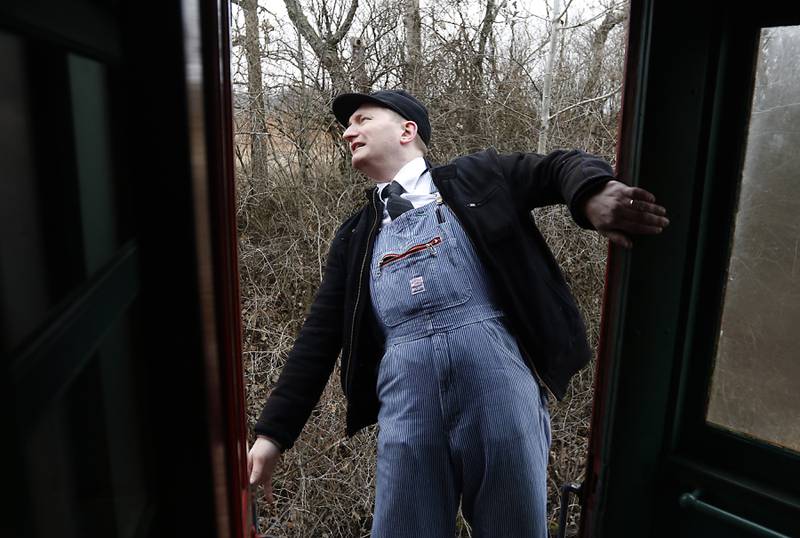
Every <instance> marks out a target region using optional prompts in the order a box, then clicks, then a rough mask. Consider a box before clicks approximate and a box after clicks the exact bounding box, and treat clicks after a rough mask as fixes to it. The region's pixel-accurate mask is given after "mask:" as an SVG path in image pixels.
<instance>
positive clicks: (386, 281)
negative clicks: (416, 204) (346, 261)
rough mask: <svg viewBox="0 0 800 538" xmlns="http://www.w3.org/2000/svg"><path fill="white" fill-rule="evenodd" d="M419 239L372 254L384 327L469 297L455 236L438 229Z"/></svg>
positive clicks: (455, 304) (375, 298) (460, 302)
mask: <svg viewBox="0 0 800 538" xmlns="http://www.w3.org/2000/svg"><path fill="white" fill-rule="evenodd" d="M420 239H421V240H417V241H413V242H409V243H406V244H404V245H402V246H401V247H400V248H397V247H390V248H387V249H386V250H385V251H383V252H379V253H378V255H377V256H375V257H374V258H373V267H372V278H373V284H374V293H375V297H374V301H375V304H376V306H377V310H378V315H379V317H380V318H381V321H383V323H384V325H386V326H387V327H394V326H397V325H399V324H400V323H403V322H404V321H407V320H409V319H412V318H414V317H416V316H418V315H420V314H424V313H428V312H436V311H439V310H444V309H446V308H450V307H453V306H457V305H460V304H463V303H465V302H467V301H468V300H469V299H470V297H472V286H471V285H470V283H469V280H468V279H467V278H466V277H465V276H464V274H463V270H462V262H461V250H460V249H461V247H460V245H459V244H458V242H457V241H456V239H455V238H453V237H449V236H447V235H445V234H444V233H443V230H441V229H439V230H436V231H435V232H432V233H431V234H429V235H428V236H427V237H422V238H420Z"/></svg>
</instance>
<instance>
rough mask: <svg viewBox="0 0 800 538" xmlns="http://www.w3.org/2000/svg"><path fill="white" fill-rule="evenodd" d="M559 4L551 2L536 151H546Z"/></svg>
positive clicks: (559, 18) (556, 0)
mask: <svg viewBox="0 0 800 538" xmlns="http://www.w3.org/2000/svg"><path fill="white" fill-rule="evenodd" d="M560 11H561V5H560V2H559V0H555V1H554V2H553V16H552V18H551V20H550V50H549V51H548V52H547V72H545V75H544V88H543V89H542V130H541V131H540V132H539V146H538V148H537V150H536V151H537V152H539V153H542V154H544V153H546V152H547V135H548V134H549V132H550V92H551V91H552V87H553V64H554V63H555V58H556V43H558V35H557V34H558V28H559V26H560V20H561V13H560Z"/></svg>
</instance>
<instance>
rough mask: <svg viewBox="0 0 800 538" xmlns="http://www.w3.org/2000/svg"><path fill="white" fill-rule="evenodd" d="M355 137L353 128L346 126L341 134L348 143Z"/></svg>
mask: <svg viewBox="0 0 800 538" xmlns="http://www.w3.org/2000/svg"><path fill="white" fill-rule="evenodd" d="M355 136H356V133H355V129H354V128H353V126H352V125H348V126H347V129H345V130H344V132H343V133H342V138H344V139H345V140H348V141H349V140H350V139H351V138H353V137H355Z"/></svg>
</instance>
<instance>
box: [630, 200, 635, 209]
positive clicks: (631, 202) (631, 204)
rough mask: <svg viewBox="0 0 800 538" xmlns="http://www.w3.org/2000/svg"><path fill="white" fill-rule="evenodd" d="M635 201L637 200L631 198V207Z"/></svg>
mask: <svg viewBox="0 0 800 538" xmlns="http://www.w3.org/2000/svg"><path fill="white" fill-rule="evenodd" d="M633 202H635V200H634V199H633V198H631V201H630V206H631V209H633Z"/></svg>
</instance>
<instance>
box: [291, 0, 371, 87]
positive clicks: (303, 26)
mask: <svg viewBox="0 0 800 538" xmlns="http://www.w3.org/2000/svg"><path fill="white" fill-rule="evenodd" d="M283 1H284V4H286V13H287V15H289V19H290V20H291V21H292V24H294V27H295V28H297V31H298V32H299V33H300V35H301V36H303V39H305V40H306V42H307V43H308V44H309V45H310V46H311V49H312V50H313V51H314V54H316V55H317V58H318V59H319V62H320V64H322V66H323V67H324V68H325V70H326V71H327V72H328V74H329V75H330V77H331V82H332V84H333V88H331V90H332V92H331V93H332V94H333V95H336V94H338V93H342V92H344V91H346V90H349V89H350V81H349V77H348V76H347V71H346V69H345V68H344V61H343V60H342V58H341V56H340V55H339V51H338V45H339V42H340V41H341V40H342V39H344V36H346V35H347V32H349V31H350V26H351V25H352V24H353V17H354V16H355V14H356V9H358V0H352V1H351V2H350V9H349V10H348V11H347V15H346V16H345V18H344V20H343V21H341V23H340V24H339V25H338V27H337V28H336V29H333V30H331V29H326V30H325V31H319V32H318V31H316V30H314V28H313V27H312V26H311V24H310V23H309V22H308V19H307V18H306V16H305V14H304V13H303V10H302V8H301V7H300V4H299V3H298V0H283ZM321 7H322V9H323V10H327V4H326V3H324V2H323V3H322V5H321ZM323 18H324V19H325V20H326V21H329V20H330V14H329V13H328V12H327V11H325V13H324V17H323Z"/></svg>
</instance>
